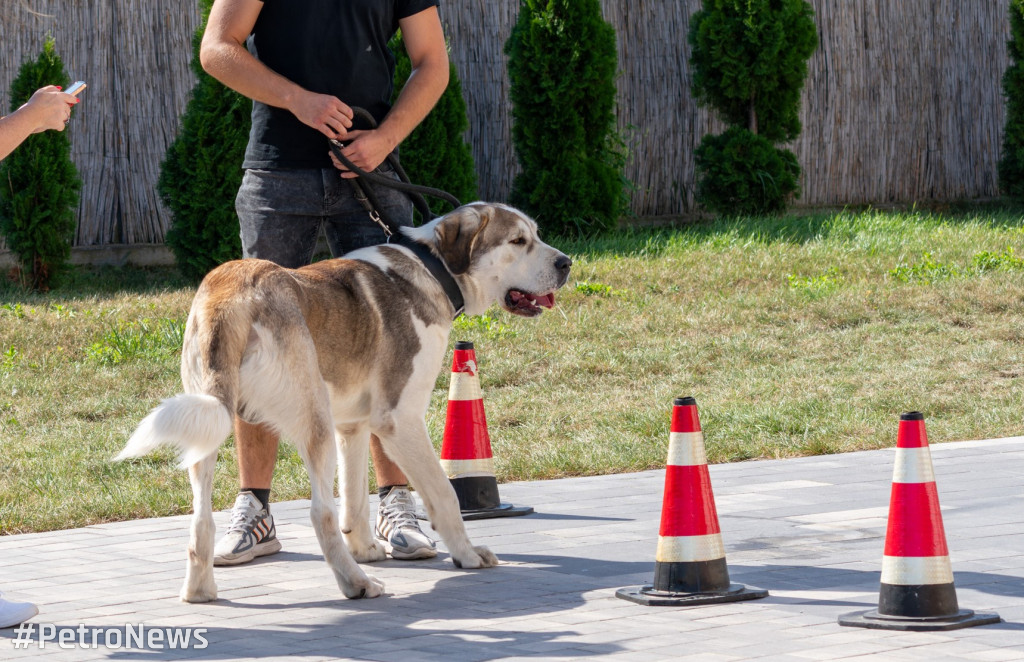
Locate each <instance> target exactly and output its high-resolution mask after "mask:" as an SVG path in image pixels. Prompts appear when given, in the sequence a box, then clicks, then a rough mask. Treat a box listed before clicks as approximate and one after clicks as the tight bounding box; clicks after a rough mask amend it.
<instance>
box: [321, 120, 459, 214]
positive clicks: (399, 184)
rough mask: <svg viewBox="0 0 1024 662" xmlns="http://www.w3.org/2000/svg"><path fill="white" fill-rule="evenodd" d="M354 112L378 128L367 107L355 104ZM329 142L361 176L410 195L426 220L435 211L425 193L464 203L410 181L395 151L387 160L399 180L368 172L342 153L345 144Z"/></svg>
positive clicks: (334, 152)
mask: <svg viewBox="0 0 1024 662" xmlns="http://www.w3.org/2000/svg"><path fill="white" fill-rule="evenodd" d="M352 113H353V115H354V116H356V117H359V118H361V119H362V120H364V121H365V122H366V123H368V124H369V125H370V128H371V129H376V128H377V121H376V120H375V119H374V118H373V115H370V113H369V112H367V111H366V110H365V109H363V108H359V107H358V106H353V107H352ZM327 143H328V145H329V146H330V149H331V153H332V154H334V156H335V157H336V158H337V159H338V160H339V161H341V163H342V164H343V165H344V166H345V167H346V168H348V169H349V170H351V171H352V172H354V173H356V174H357V175H359V177H360V178H365V179H366V180H367V181H368V182H371V183H374V184H378V185H380V186H386V187H388V188H393V189H396V190H398V191H402V192H403V193H405V194H406V195H408V196H409V198H410V199H411V200H412V203H413V206H415V207H416V209H418V210H419V212H420V214H421V215H422V216H423V219H424V220H425V221H429V220H431V219H433V218H434V213H433V212H432V211H430V205H428V204H427V201H426V200H425V199H424V198H423V196H424V195H429V196H431V197H433V198H438V199H440V200H444V201H445V202H447V203H449V204H450V205H452V207H459V206H461V205H462V203H461V202H460V201H459V199H458V198H456V197H455V196H454V195H452V194H451V193H448V192H447V191H442V190H441V189H438V188H433V187H430V186H419V185H417V184H413V183H412V182H410V181H409V175H407V174H406V172H405V169H404V168H403V167H402V165H401V164H400V163H399V162H398V158H397V157H396V156H395V154H394V152H392V153H390V154H388V156H387V161H388V163H390V164H391V167H392V168H394V170H395V173H396V174H397V175H398V179H399V181H395V180H393V179H391V178H389V177H384V176H383V175H379V174H377V173H376V172H367V171H365V170H363V169H362V168H360V167H359V166H357V165H356V164H354V163H352V161H350V160H349V159H348V157H346V156H345V155H344V154H342V152H341V150H342V148H343V147H344V145H342V143H341V142H339V141H337V140H333V139H331V140H328V141H327ZM353 181H355V180H353ZM360 188H361V189H362V190H363V193H364V195H365V196H366V197H367V198H369V199H370V202H372V203H373V206H374V208H376V209H379V208H380V206H379V205H378V204H377V202H376V200H375V199H373V197H375V196H373V194H372V193H371V192H370V191H368V190H366V188H365V187H360Z"/></svg>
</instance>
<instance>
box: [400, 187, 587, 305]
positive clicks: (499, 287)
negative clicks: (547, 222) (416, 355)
mask: <svg viewBox="0 0 1024 662" xmlns="http://www.w3.org/2000/svg"><path fill="white" fill-rule="evenodd" d="M409 234H410V235H412V236H413V237H414V238H416V239H418V240H420V241H422V242H423V243H426V244H427V245H429V246H430V247H431V249H432V250H433V252H434V254H435V255H437V256H438V257H439V258H441V260H443V261H444V263H445V265H446V266H447V267H448V270H449V271H450V272H451V273H452V275H453V276H454V277H455V280H456V282H458V284H459V287H460V288H461V289H462V294H463V297H464V298H465V301H466V314H467V315H480V314H482V313H483V312H484V311H485V310H487V308H489V307H490V305H491V304H492V303H494V302H498V304H499V305H501V306H502V307H503V308H504V309H505V310H507V311H509V312H510V313H514V314H516V315H522V316H525V317H534V316H536V315H540V313H541V311H542V309H543V308H551V307H553V306H554V305H555V290H557V289H558V288H560V287H562V286H563V285H565V283H566V281H567V280H568V279H569V268H570V267H571V266H572V260H571V259H569V257H568V256H567V255H565V254H564V253H562V252H561V251H559V250H558V249H556V248H553V247H552V246H549V245H547V244H545V243H544V242H543V241H541V240H540V237H539V236H538V234H537V224H536V223H535V222H534V221H533V219H531V218H530V217H529V216H527V215H526V214H524V213H523V212H521V211H519V210H517V209H513V208H512V207H509V206H507V205H502V204H494V203H485V202H474V203H472V204H468V205H464V206H462V207H459V208H458V209H456V210H454V211H452V212H451V213H449V214H446V215H445V216H442V217H441V218H439V219H436V220H434V221H431V222H430V223H428V224H427V225H424V226H423V227H421V228H417V229H416V230H413V231H410V232H409Z"/></svg>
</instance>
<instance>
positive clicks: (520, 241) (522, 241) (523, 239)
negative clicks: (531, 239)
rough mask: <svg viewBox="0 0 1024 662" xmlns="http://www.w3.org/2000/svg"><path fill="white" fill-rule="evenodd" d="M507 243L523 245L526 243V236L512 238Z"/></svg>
mask: <svg viewBox="0 0 1024 662" xmlns="http://www.w3.org/2000/svg"><path fill="white" fill-rule="evenodd" d="M509 243H510V244H512V245H513V246H525V245H526V237H516V238H515V239H513V240H512V241H510V242H509Z"/></svg>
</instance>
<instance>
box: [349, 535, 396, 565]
mask: <svg viewBox="0 0 1024 662" xmlns="http://www.w3.org/2000/svg"><path fill="white" fill-rule="evenodd" d="M348 551H350V552H351V553H352V558H354V559H355V560H356V563H374V562H376V561H383V560H384V559H386V558H387V557H388V553H387V550H385V549H384V545H382V544H380V543H379V542H377V541H376V540H370V542H369V544H353V543H352V542H349V543H348Z"/></svg>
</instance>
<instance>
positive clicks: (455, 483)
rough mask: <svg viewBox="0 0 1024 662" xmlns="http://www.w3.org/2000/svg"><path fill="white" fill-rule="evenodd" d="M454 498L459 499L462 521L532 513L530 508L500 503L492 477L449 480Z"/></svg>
mask: <svg viewBox="0 0 1024 662" xmlns="http://www.w3.org/2000/svg"><path fill="white" fill-rule="evenodd" d="M451 484H452V487H454V488H455V496H457V497H459V510H461V511H462V519H464V520H477V519H490V518H492V517H518V516H520V515H529V514H530V513H532V512H533V508H531V507H530V506H518V507H517V506H513V505H512V504H510V503H502V502H501V497H499V496H498V481H497V480H496V479H495V478H494V476H469V477H466V478H453V479H451Z"/></svg>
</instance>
